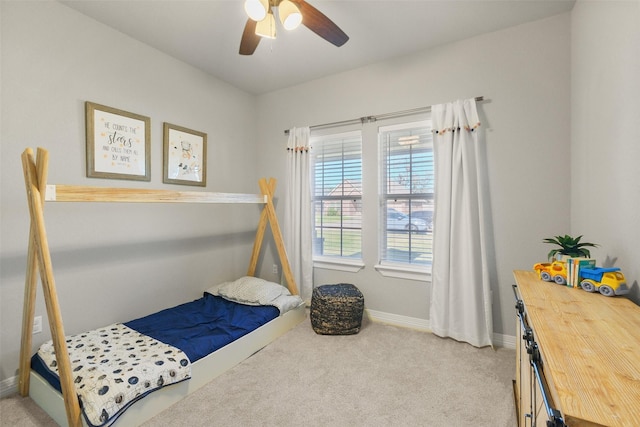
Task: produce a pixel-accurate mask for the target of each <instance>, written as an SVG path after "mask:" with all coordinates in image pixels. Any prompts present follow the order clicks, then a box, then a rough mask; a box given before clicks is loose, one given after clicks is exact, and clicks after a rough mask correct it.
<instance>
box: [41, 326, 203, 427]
mask: <svg viewBox="0 0 640 427" xmlns="http://www.w3.org/2000/svg"><path fill="white" fill-rule="evenodd" d="M67 349H68V351H69V359H70V360H71V368H72V370H73V373H72V374H73V378H74V383H75V386H76V393H77V395H78V398H79V400H80V407H81V408H82V412H83V415H84V417H85V419H86V421H87V423H88V424H90V425H92V426H107V425H110V424H111V423H113V422H114V421H115V420H116V419H117V417H118V416H119V415H120V414H121V413H122V412H123V411H124V410H125V409H126V408H127V407H129V406H130V405H131V404H133V403H134V402H135V401H137V400H138V399H140V398H142V397H144V396H145V395H147V394H149V393H151V392H152V391H155V390H158V389H159V388H161V387H164V386H167V385H170V384H174V383H177V382H180V381H183V380H186V379H189V378H191V362H190V361H189V358H188V357H187V356H186V355H185V354H184V352H182V350H180V349H178V348H175V347H172V346H170V345H168V344H164V343H162V342H161V341H158V340H156V339H154V338H151V337H149V336H147V335H143V334H140V333H139V332H136V331H135V330H133V329H131V328H128V327H127V326H125V325H123V324H122V323H114V324H113V325H110V326H107V327H104V328H100V329H96V330H93V331H90V332H85V333H82V334H78V335H73V336H70V337H67ZM38 357H40V358H41V359H42V361H43V362H44V364H45V366H47V367H48V369H49V370H51V371H52V373H54V374H55V375H58V367H57V362H56V358H55V352H54V350H53V342H52V341H48V342H46V343H45V344H43V345H42V346H41V347H40V349H39V350H38Z"/></svg>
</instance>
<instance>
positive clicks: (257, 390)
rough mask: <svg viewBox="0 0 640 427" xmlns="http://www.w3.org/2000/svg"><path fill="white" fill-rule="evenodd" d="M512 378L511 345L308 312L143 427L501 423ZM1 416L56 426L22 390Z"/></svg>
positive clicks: (508, 411) (510, 410)
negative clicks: (324, 327)
mask: <svg viewBox="0 0 640 427" xmlns="http://www.w3.org/2000/svg"><path fill="white" fill-rule="evenodd" d="M514 376H515V351H513V350H506V349H498V350H492V349H490V348H483V349H477V348H474V347H472V346H470V345H468V344H463V343H459V342H455V341H453V340H449V339H442V338H438V337H436V336H434V335H432V334H429V333H425V332H419V331H414V330H410V329H405V328H398V327H394V326H389V325H383V324H379V323H370V322H366V321H365V322H364V324H363V328H362V330H361V331H360V333H359V334H357V335H349V336H322V335H316V334H315V333H314V332H313V330H312V329H311V325H310V322H309V320H308V319H307V320H306V321H305V322H304V323H302V324H300V325H299V326H297V327H296V328H294V329H293V330H292V331H290V332H289V333H287V334H286V335H284V336H283V337H281V338H279V339H278V340H276V341H275V342H273V343H272V344H270V345H269V346H267V347H266V348H264V349H263V350H261V351H260V352H258V353H256V354H255V355H253V356H252V357H250V358H249V359H247V360H245V361H244V362H243V363H241V364H239V365H238V366H236V367H235V368H233V369H231V370H229V371H227V372H226V373H224V374H222V375H221V376H219V377H218V378H216V379H215V380H213V381H212V382H211V383H209V384H207V385H206V386H204V387H203V388H201V389H200V390H198V391H197V392H196V393H194V394H192V395H190V396H188V397H187V398H185V399H184V400H183V401H182V402H180V403H179V404H177V405H174V406H173V407H170V408H168V409H167V410H166V411H164V412H163V413H162V414H160V415H158V416H156V417H155V418H153V419H151V420H150V421H148V422H147V423H146V424H144V425H145V426H146V427H155V426H158V427H160V426H163V427H164V426H210V425H219V426H298V425H305V426H492V427H496V426H497V427H501V426H504V427H507V426H514V425H516V419H515V410H514V404H513V388H512V379H513V378H514ZM0 422H1V424H2V425H3V426H4V425H11V426H49V425H54V424H53V422H52V421H51V419H50V418H48V417H47V416H46V414H44V413H43V412H42V411H41V410H40V408H38V407H37V406H36V405H35V404H34V403H33V401H31V399H28V398H27V399H23V398H21V397H19V396H11V397H8V398H6V399H2V400H1V401H0ZM116 425H117V423H116Z"/></svg>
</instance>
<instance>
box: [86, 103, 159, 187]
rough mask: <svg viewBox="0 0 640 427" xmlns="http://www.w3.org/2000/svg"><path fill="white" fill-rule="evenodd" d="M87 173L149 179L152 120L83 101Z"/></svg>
mask: <svg viewBox="0 0 640 427" xmlns="http://www.w3.org/2000/svg"><path fill="white" fill-rule="evenodd" d="M85 109H86V111H85V112H86V128H87V176H88V177H90V178H110V179H128V180H136V181H150V180H151V153H150V147H151V119H150V118H149V117H145V116H141V115H139V114H134V113H129V112H127V111H123V110H118V109H116V108H111V107H107V106H104V105H99V104H94V103H93V102H88V101H87V102H86V104H85Z"/></svg>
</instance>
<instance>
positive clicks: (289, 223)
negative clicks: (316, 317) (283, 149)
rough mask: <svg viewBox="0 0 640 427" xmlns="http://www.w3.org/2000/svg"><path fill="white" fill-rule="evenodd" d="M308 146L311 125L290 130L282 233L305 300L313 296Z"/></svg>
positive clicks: (295, 276) (292, 268)
mask: <svg viewBox="0 0 640 427" xmlns="http://www.w3.org/2000/svg"><path fill="white" fill-rule="evenodd" d="M309 149H310V147H309V128H308V127H303V128H293V129H290V130H289V140H288V142H287V182H286V191H287V192H286V197H285V204H284V206H285V214H284V226H283V236H284V244H285V248H286V250H287V256H288V257H289V263H290V264H291V270H292V271H293V277H294V278H295V280H296V283H297V284H298V289H299V291H300V297H301V298H302V299H303V300H305V301H307V300H310V299H311V292H312V290H313V259H312V256H313V255H312V246H311V245H312V241H311V234H312V233H311V231H312V222H311V210H312V206H311V179H310V178H311V171H310V169H309V168H310V159H309V156H310V155H311V154H310V153H309Z"/></svg>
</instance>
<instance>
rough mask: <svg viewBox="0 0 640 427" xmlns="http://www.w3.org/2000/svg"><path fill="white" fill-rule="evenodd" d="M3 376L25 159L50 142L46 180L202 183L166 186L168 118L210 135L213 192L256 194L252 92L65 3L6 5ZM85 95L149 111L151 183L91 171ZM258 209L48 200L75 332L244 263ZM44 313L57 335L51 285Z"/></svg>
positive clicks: (20, 246) (8, 355)
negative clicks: (50, 311) (50, 315)
mask: <svg viewBox="0 0 640 427" xmlns="http://www.w3.org/2000/svg"><path fill="white" fill-rule="evenodd" d="M0 4H1V6H0V7H1V15H2V29H1V31H2V33H1V36H2V76H1V77H2V87H1V89H2V96H1V98H2V101H1V102H2V129H1V138H2V144H1V151H0V153H1V156H2V171H1V179H2V182H1V194H0V200H1V207H0V212H1V221H2V223H1V228H0V232H1V234H0V241H1V243H2V248H1V251H0V263H1V264H0V267H1V268H0V324H1V330H0V331H1V336H0V360H1V362H0V363H1V366H0V380H5V379H7V378H11V377H13V376H14V375H15V374H16V370H17V367H18V352H19V342H20V327H21V325H20V323H21V318H22V298H23V284H24V272H25V264H26V260H25V257H26V252H27V237H28V233H29V224H28V209H27V204H26V197H25V194H24V183H23V179H22V169H21V165H20V153H21V152H22V151H23V150H24V149H25V148H26V147H37V146H41V147H44V148H47V149H48V150H50V155H51V161H50V168H49V182H50V183H58V184H61V183H63V184H82V185H101V186H135V187H141V188H174V189H193V187H183V186H170V185H166V184H163V183H162V123H163V122H164V121H167V122H170V123H174V124H178V125H181V126H185V127H187V128H191V129H196V130H199V131H202V132H206V133H207V134H208V140H209V151H208V177H207V178H208V179H207V189H208V190H210V191H228V192H249V193H258V192H259V188H258V185H257V179H258V178H259V177H258V176H257V175H256V172H255V169H256V168H255V166H256V162H257V158H256V157H255V155H254V151H253V150H252V147H251V146H249V143H253V141H254V139H255V129H256V128H255V124H254V123H255V117H256V108H255V98H254V97H253V96H250V95H248V94H246V93H244V92H242V91H239V90H237V89H235V88H233V87H231V86H229V85H228V84H226V83H223V82H221V81H219V80H216V79H214V78H212V77H211V76H209V75H206V74H204V73H203V72H201V71H199V70H196V69H194V68H192V67H190V66H187V65H185V64H184V63H182V62H180V61H177V60H175V59H173V58H170V57H168V56H166V55H165V54H163V53H161V52H159V51H157V50H155V49H153V48H150V47H149V46H146V45H144V44H142V43H140V42H137V41H135V40H133V39H131V38H129V37H127V36H125V35H123V34H122V33H120V32H118V31H115V30H113V29H110V28H108V27H106V26H104V25H102V24H99V23H97V22H96V21H94V20H92V19H89V18H87V17H85V16H83V15H81V14H79V13H77V12H76V11H74V10H72V9H69V8H67V7H66V6H64V5H62V4H61V3H59V2H55V1H46V2H32V1H29V2H6V1H2V2H0ZM86 100H89V101H93V102H97V103H100V104H105V105H108V106H112V107H116V108H120V109H123V110H127V111H131V112H135V113H138V114H143V115H146V116H149V117H151V145H152V147H151V182H144V183H143V182H133V181H122V180H104V179H88V178H86V177H85V176H86V175H85V137H84V131H85V126H84V102H85V101H86ZM258 218H259V207H257V206H255V207H254V206H253V205H251V206H250V207H248V205H244V206H230V205H224V206H222V205H220V206H213V207H203V206H197V207H196V206H167V205H146V206H142V205H127V206H122V205H117V204H116V205H113V204H111V205H99V206H97V205H95V204H94V205H87V204H74V205H71V204H64V203H57V204H55V203H53V204H47V206H46V219H47V228H48V234H49V244H50V246H51V249H52V257H53V263H54V269H55V273H56V282H57V287H58V290H59V294H60V301H61V306H62V310H63V318H64V322H65V323H64V326H65V332H67V333H78V332H81V331H84V330H87V329H90V328H95V327H100V326H104V325H107V324H109V323H111V322H116V321H125V320H131V319H134V318H136V317H139V316H142V315H145V314H148V313H150V312H153V311H155V310H157V309H160V308H165V307H169V306H171V305H175V304H176V303H177V302H185V301H190V300H193V299H195V298H198V297H200V296H201V295H202V291H203V290H204V289H206V288H207V287H209V286H210V285H212V284H213V283H215V282H220V281H222V280H228V279H232V278H236V277H239V276H240V275H242V274H244V273H246V268H247V263H248V261H249V256H250V253H251V248H252V244H253V233H254V230H255V225H256V224H257V221H258ZM36 311H37V312H36V314H37V315H42V316H43V317H44V321H45V324H44V326H45V331H44V333H42V334H38V335H35V336H34V345H39V344H41V343H42V342H43V341H44V340H46V339H49V338H50V334H49V332H48V330H47V324H46V311H45V309H44V304H43V300H42V295H41V291H40V290H38V304H37V310H36Z"/></svg>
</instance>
